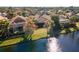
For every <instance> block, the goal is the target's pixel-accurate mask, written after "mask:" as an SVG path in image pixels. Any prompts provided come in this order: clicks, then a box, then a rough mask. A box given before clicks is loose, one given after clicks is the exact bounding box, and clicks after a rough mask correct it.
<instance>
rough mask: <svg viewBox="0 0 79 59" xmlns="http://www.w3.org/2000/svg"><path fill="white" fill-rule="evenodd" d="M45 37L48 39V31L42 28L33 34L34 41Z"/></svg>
mask: <svg viewBox="0 0 79 59" xmlns="http://www.w3.org/2000/svg"><path fill="white" fill-rule="evenodd" d="M43 37H47V29H46V28H41V29H38V30H36V31H34V33H33V34H32V40H37V39H40V38H43Z"/></svg>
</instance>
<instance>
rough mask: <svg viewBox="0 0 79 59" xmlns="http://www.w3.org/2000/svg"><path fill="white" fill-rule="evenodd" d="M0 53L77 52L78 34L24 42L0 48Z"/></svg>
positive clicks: (78, 49)
mask: <svg viewBox="0 0 79 59" xmlns="http://www.w3.org/2000/svg"><path fill="white" fill-rule="evenodd" d="M0 51H6V52H7V51H12V52H47V51H49V52H61V51H62V52H79V32H74V33H69V34H65V35H60V36H59V37H57V38H56V37H52V38H48V39H47V38H45V39H39V40H36V41H25V42H22V43H19V44H16V45H11V46H7V47H0Z"/></svg>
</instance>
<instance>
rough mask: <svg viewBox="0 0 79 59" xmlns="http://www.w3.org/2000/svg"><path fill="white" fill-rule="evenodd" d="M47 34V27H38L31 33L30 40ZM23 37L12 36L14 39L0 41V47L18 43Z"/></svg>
mask: <svg viewBox="0 0 79 59" xmlns="http://www.w3.org/2000/svg"><path fill="white" fill-rule="evenodd" d="M46 36H47V29H46V28H40V29H37V30H35V31H34V33H33V34H32V40H37V39H40V38H43V37H46ZM23 40H24V39H23V38H22V37H18V38H14V39H7V40H5V41H0V47H1V46H8V45H12V44H16V43H19V42H21V41H23Z"/></svg>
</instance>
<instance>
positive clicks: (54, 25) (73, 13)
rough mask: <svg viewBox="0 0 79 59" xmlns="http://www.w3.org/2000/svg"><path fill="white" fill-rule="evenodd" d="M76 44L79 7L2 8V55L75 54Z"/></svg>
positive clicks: (0, 10)
mask: <svg viewBox="0 0 79 59" xmlns="http://www.w3.org/2000/svg"><path fill="white" fill-rule="evenodd" d="M54 41H55V42H54ZM58 42H59V44H58ZM68 42H69V44H67V43H68ZM74 42H75V43H74ZM54 43H55V44H56V48H53V47H52V48H51V46H54V45H53V44H54ZM73 43H74V44H73ZM77 44H79V7H72V6H71V7H0V51H1V52H2V51H3V52H4V51H6V52H8V51H11V52H23V51H24V52H52V51H53V52H54V51H57V52H60V51H62V52H65V51H66V52H67V51H69V52H70V51H72V52H73V51H79V46H78V45H77ZM76 46H77V47H76ZM71 48H72V49H71ZM55 49H56V50H55Z"/></svg>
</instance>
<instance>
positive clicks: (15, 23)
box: [9, 16, 27, 33]
mask: <svg viewBox="0 0 79 59" xmlns="http://www.w3.org/2000/svg"><path fill="white" fill-rule="evenodd" d="M26 24H27V20H26V18H24V17H22V16H16V17H14V18H13V19H12V20H11V21H10V24H9V27H10V31H11V32H14V33H15V32H20V33H21V32H24V31H25V30H24V26H26Z"/></svg>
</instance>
